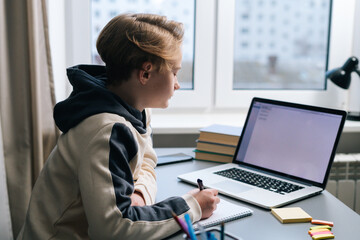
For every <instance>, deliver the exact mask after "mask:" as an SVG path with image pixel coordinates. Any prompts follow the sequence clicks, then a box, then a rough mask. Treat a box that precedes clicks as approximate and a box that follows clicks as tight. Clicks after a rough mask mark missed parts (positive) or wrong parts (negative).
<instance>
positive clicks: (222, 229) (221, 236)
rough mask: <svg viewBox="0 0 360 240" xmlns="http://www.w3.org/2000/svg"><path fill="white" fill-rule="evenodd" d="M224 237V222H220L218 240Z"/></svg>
mask: <svg viewBox="0 0 360 240" xmlns="http://www.w3.org/2000/svg"><path fill="white" fill-rule="evenodd" d="M224 237H225V224H224V222H222V223H221V227H220V240H224Z"/></svg>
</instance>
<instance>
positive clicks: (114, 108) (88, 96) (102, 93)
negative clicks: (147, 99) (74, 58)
mask: <svg viewBox="0 0 360 240" xmlns="http://www.w3.org/2000/svg"><path fill="white" fill-rule="evenodd" d="M67 75H68V78H69V81H70V83H71V85H72V86H73V91H72V93H71V94H70V96H69V97H68V98H67V99H65V100H64V101H62V102H59V103H57V104H56V105H55V108H54V119H55V123H56V125H57V126H58V128H59V129H60V130H61V131H62V132H63V133H66V132H67V131H69V130H70V129H71V128H73V127H75V126H76V125H77V124H79V123H80V122H81V121H82V120H84V119H86V118H88V117H90V116H92V115H95V114H99V113H113V114H118V115H120V116H122V117H124V118H125V119H126V120H127V121H129V122H130V123H131V124H132V125H133V126H134V128H135V129H136V130H137V131H138V132H139V133H145V132H146V116H145V111H142V112H140V111H139V110H137V109H135V108H133V107H131V106H130V105H128V104H127V103H125V102H124V101H123V100H121V98H120V97H119V96H117V95H116V94H114V93H112V92H111V91H109V90H108V89H107V88H106V69H105V67H104V66H98V65H77V66H74V67H70V68H68V69H67Z"/></svg>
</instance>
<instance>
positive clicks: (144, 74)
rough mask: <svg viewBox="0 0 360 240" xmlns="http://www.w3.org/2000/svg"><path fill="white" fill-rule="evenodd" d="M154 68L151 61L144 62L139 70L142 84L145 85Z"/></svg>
mask: <svg viewBox="0 0 360 240" xmlns="http://www.w3.org/2000/svg"><path fill="white" fill-rule="evenodd" d="M152 68H153V66H152V63H151V62H144V63H143V65H142V68H141V70H140V71H139V80H140V83H141V84H143V85H145V84H146V83H147V82H148V81H149V79H150V76H151V70H152Z"/></svg>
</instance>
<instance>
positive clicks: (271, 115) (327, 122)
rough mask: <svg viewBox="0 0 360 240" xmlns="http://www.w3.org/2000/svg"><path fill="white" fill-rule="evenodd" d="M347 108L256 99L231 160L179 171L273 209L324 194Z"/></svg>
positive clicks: (183, 177) (185, 177) (191, 179)
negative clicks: (203, 167) (202, 167)
mask: <svg viewBox="0 0 360 240" xmlns="http://www.w3.org/2000/svg"><path fill="white" fill-rule="evenodd" d="M345 118H346V112H345V111H342V110H335V109H328V108H322V107H316V106H309V105H302V104H296V103H289V102H283V101H276V100H270V99H263V98H254V99H253V100H252V102H251V104H250V108H249V112H248V115H247V117H246V121H245V124H244V127H243V131H242V134H241V136H240V138H239V142H238V145H237V148H236V151H235V154H234V157H233V161H232V163H227V164H221V165H218V166H215V167H210V168H206V169H203V170H197V171H194V172H190V173H186V174H182V175H179V176H178V178H179V179H180V180H182V181H185V182H188V183H191V184H197V179H198V178H200V179H201V180H202V181H203V184H204V186H205V187H207V188H215V189H218V190H219V193H222V194H224V195H227V196H230V197H233V198H236V199H239V200H242V201H245V202H248V203H251V204H254V205H257V206H259V207H262V208H266V209H270V208H275V207H281V206H284V205H286V204H289V203H292V202H295V201H298V200H300V199H304V198H307V197H310V196H314V195H316V194H319V193H321V192H322V191H323V190H324V189H325V187H326V183H327V179H328V176H329V172H330V168H331V164H332V162H333V160H334V157H335V151H336V147H337V144H338V142H339V138H340V135H341V132H342V130H343V127H344V123H345Z"/></svg>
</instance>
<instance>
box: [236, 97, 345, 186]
mask: <svg viewBox="0 0 360 240" xmlns="http://www.w3.org/2000/svg"><path fill="white" fill-rule="evenodd" d="M341 120H342V118H341V116H339V115H336V114H329V113H321V112H317V111H312V110H304V109H297V108H293V107H287V106H277V105H272V104H269V103H262V102H254V105H253V107H252V110H251V113H250V115H249V119H248V123H247V126H246V129H245V131H244V132H243V133H242V134H243V136H242V138H243V139H242V143H241V145H240V149H239V151H238V153H237V155H236V160H238V161H241V162H244V163H248V164H251V165H255V166H259V167H262V168H266V169H270V170H273V171H277V172H281V173H285V174H288V175H292V176H296V177H300V178H303V179H307V180H310V181H314V182H318V183H322V181H323V180H324V177H325V174H326V170H327V167H328V162H329V160H330V157H331V153H332V149H333V146H334V144H335V140H336V137H337V132H338V130H339V125H340V124H341Z"/></svg>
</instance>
